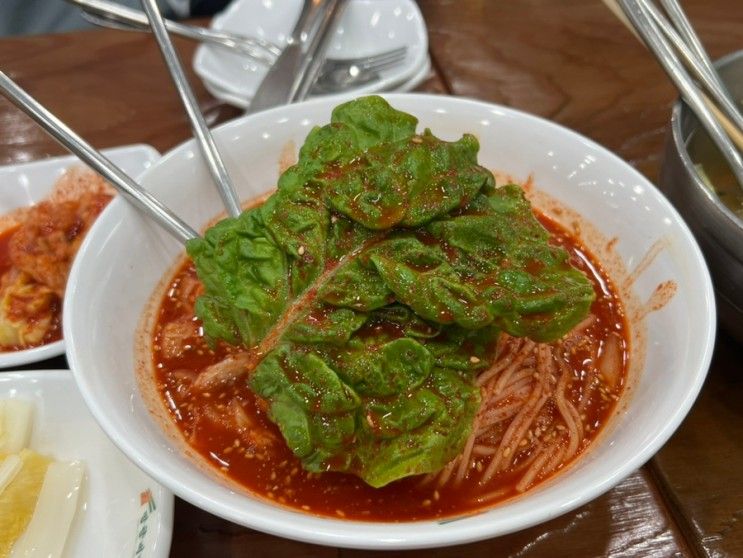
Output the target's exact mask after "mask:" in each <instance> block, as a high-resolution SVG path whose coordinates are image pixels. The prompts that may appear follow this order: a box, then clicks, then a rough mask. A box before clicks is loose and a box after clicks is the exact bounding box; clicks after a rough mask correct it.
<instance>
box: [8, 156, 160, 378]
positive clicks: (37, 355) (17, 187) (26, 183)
mask: <svg viewBox="0 0 743 558" xmlns="http://www.w3.org/2000/svg"><path fill="white" fill-rule="evenodd" d="M102 152H103V154H104V155H106V156H107V157H108V158H109V159H111V161H113V162H114V163H116V164H117V165H119V166H120V167H121V168H122V169H123V170H124V171H125V172H127V173H128V174H129V175H131V176H132V177H137V176H139V175H140V174H141V173H142V172H143V171H144V170H145V169H147V168H148V167H149V166H150V165H151V164H152V163H153V162H154V161H156V160H157V159H159V158H160V154H159V153H158V152H157V151H156V150H155V148H154V147H152V146H150V145H145V144H137V145H127V146H122V147H114V148H111V149H103V150H102ZM75 164H82V163H80V161H79V160H78V158H77V157H75V156H73V155H67V156H64V157H53V158H49V159H42V160H39V161H32V162H30V163H19V164H15V165H5V166H2V167H0V215H3V214H6V213H8V212H10V211H12V210H13V209H17V208H19V207H24V206H29V205H34V204H36V203H37V202H39V201H41V200H43V199H44V198H45V197H46V196H47V195H49V193H50V192H51V189H52V186H54V183H55V182H56V181H57V180H58V179H59V177H60V176H62V174H63V173H64V172H65V170H67V169H68V168H70V167H71V166H73V165H75ZM64 351H65V345H64V340H60V341H55V342H54V343H49V344H47V345H42V346H41V347H34V348H33V349H25V350H22V351H8V352H0V368H8V367H11V366H21V365H23V364H29V363H31V362H40V361H42V360H45V359H48V358H52V357H55V356H59V355H61V354H64Z"/></svg>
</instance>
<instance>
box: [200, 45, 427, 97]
mask: <svg viewBox="0 0 743 558" xmlns="http://www.w3.org/2000/svg"><path fill="white" fill-rule="evenodd" d="M430 72H431V59H430V58H428V57H426V60H425V61H424V63H423V66H422V67H421V68H420V70H418V71H417V72H416V73H415V75H413V77H411V78H410V79H409V80H407V81H405V82H403V83H401V84H399V85H398V86H397V87H393V88H392V89H389V90H388V91H392V92H398V93H405V92H406V91H412V90H413V89H415V88H416V87H418V85H420V84H421V83H422V82H423V81H424V80H425V79H426V78H427V77H428V75H429V74H430ZM204 87H206V90H207V91H209V93H211V94H212V95H213V96H214V97H216V98H217V99H219V100H220V101H224V102H225V103H229V104H231V105H234V106H236V107H239V108H242V109H247V108H248V105H250V100H249V99H246V98H244V97H241V96H240V95H235V94H234V93H231V92H229V91H226V90H224V89H220V88H219V87H218V86H217V85H215V84H213V83H211V82H209V81H204ZM365 93H366V94H369V93H374V91H372V92H368V91H367V92H364V91H359V90H358V89H353V90H348V91H345V92H344V93H340V94H338V98H339V99H340V98H344V97H357V96H360V95H363V94H365ZM310 98H312V96H311V97H310Z"/></svg>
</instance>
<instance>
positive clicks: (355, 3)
mask: <svg viewBox="0 0 743 558" xmlns="http://www.w3.org/2000/svg"><path fill="white" fill-rule="evenodd" d="M301 5H302V0H282V1H281V2H274V1H266V0H236V1H235V2H233V3H232V4H230V6H229V7H228V8H227V9H226V10H225V11H224V12H222V13H221V14H219V15H218V16H217V17H215V18H214V19H213V20H212V24H211V27H212V29H215V30H222V31H230V32H234V33H241V34H243V35H247V36H254V37H260V38H263V39H267V40H269V41H272V42H274V43H276V44H278V45H284V44H285V42H286V36H287V34H288V33H289V32H290V31H291V29H292V27H293V26H294V23H295V21H296V19H297V17H298V14H299V10H300V7H301ZM401 46H406V47H407V49H408V50H407V56H406V57H405V59H404V60H403V61H402V62H401V63H400V64H398V65H396V66H394V67H393V68H389V69H387V70H383V71H381V72H380V79H379V80H377V81H374V82H372V83H368V84H366V85H364V86H361V87H358V88H355V89H354V90H353V91H348V92H346V95H361V94H367V93H374V92H378V91H392V90H395V91H397V90H399V89H398V87H399V86H400V85H401V84H403V83H406V82H409V81H410V80H412V78H414V77H415V76H416V75H418V74H420V73H421V71H422V70H423V68H424V67H425V65H426V64H427V63H428V31H427V29H426V24H425V22H424V20H423V16H422V15H421V13H420V10H419V8H418V6H417V5H416V3H415V2H413V1H412V0H350V2H349V4H348V7H347V8H346V10H345V12H344V13H343V16H342V19H341V21H340V23H339V25H338V28H337V29H336V32H335V37H334V39H333V41H332V42H331V44H330V47H329V49H328V52H327V56H329V57H332V58H355V57H358V56H369V55H373V54H375V53H379V52H381V51H387V50H390V49H393V48H396V47H401ZM193 65H194V71H195V72H196V74H197V75H199V77H201V79H202V80H203V81H204V83H205V84H206V86H207V89H209V90H210V91H211V92H214V91H217V92H220V93H221V94H220V95H216V94H215V96H217V97H218V98H220V99H223V100H225V101H226V102H229V103H231V104H235V105H237V106H240V107H246V106H247V105H248V103H249V100H250V99H251V98H252V97H253V94H254V93H255V91H256V89H257V88H258V85H259V84H260V82H261V80H262V79H263V76H264V75H265V73H266V67H265V66H264V65H261V64H258V63H255V62H253V61H252V60H250V59H249V58H247V57H245V56H241V55H239V54H236V53H233V52H229V51H227V50H225V49H222V48H219V47H215V46H211V45H207V44H201V45H200V46H199V47H198V49H197V51H196V55H195V57H194V62H193ZM405 90H407V89H405ZM223 94H224V95H223ZM226 95H228V96H229V97H230V100H228V99H227V98H226Z"/></svg>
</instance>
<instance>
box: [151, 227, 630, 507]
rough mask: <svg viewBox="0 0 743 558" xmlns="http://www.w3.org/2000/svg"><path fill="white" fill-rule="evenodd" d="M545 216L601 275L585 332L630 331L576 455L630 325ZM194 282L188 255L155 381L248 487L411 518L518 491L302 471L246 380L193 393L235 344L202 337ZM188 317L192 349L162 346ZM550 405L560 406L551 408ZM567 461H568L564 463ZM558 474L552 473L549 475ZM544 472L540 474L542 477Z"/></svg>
mask: <svg viewBox="0 0 743 558" xmlns="http://www.w3.org/2000/svg"><path fill="white" fill-rule="evenodd" d="M537 216H538V218H539V220H540V221H541V223H542V224H543V225H544V226H545V227H546V228H547V229H548V231H549V232H550V233H551V235H552V242H553V243H554V244H556V245H560V246H563V247H564V248H565V249H566V250H567V251H568V252H569V254H570V260H571V263H572V264H573V265H574V266H575V267H576V268H578V269H580V270H581V271H583V272H584V273H585V274H586V275H587V276H588V277H589V278H590V280H591V281H592V282H593V285H594V289H595V292H596V300H595V302H594V303H593V306H592V308H591V312H592V313H593V314H594V315H595V317H596V319H595V321H594V322H593V323H592V324H591V325H590V326H589V327H588V328H587V329H586V331H585V335H586V336H590V337H593V338H594V339H595V340H598V341H600V342H602V341H603V340H605V339H606V338H607V337H608V336H609V335H611V334H612V333H613V334H615V335H618V336H619V337H620V338H621V339H622V349H623V359H622V361H623V371H622V376H621V381H620V382H619V384H618V385H616V386H615V387H614V389H613V391H611V390H608V389H607V388H606V387H605V386H604V387H602V389H600V390H594V392H593V395H592V397H591V399H590V401H589V403H588V405H586V406H585V409H584V416H583V417H582V418H584V420H583V423H584V425H585V427H584V437H583V440H582V441H581V445H580V449H579V451H578V454H577V456H576V457H575V458H573V460H574V459H577V458H578V457H579V456H580V455H581V454H582V452H583V451H584V450H585V449H586V447H588V446H589V445H590V444H591V442H592V441H593V440H594V439H595V438H596V436H597V435H598V433H599V431H600V430H601V428H602V427H603V426H604V425H605V424H606V422H607V421H608V419H609V418H610V417H611V416H612V414H613V412H614V409H615V406H616V404H617V400H618V399H619V396H620V395H621V392H622V390H623V389H624V384H625V381H626V375H627V367H628V358H627V355H628V329H627V323H626V319H625V315H624V311H623V308H622V305H621V302H620V300H619V298H618V296H617V289H616V288H615V287H614V286H613V284H612V282H611V281H610V280H609V278H608V277H607V276H606V273H605V272H604V270H603V268H602V267H601V265H600V264H599V262H598V261H597V259H596V258H595V257H593V255H591V254H590V253H589V252H588V251H587V250H586V249H585V247H584V246H583V245H582V244H581V243H580V242H579V241H578V240H576V239H575V238H573V237H572V236H571V235H570V234H569V233H568V232H567V231H565V230H564V229H563V228H561V227H560V226H559V225H558V224H557V223H556V222H554V221H552V220H550V219H549V218H547V217H545V216H544V215H539V214H538V215H537ZM194 284H198V279H197V277H196V272H195V270H194V267H193V265H192V263H191V261H190V260H186V261H185V262H184V263H183V264H182V266H181V267H180V268H179V269H178V270H177V271H176V273H175V275H174V278H173V280H172V282H171V284H170V286H169V288H168V290H167V294H166V296H165V297H164V299H163V300H162V303H161V306H160V309H159V315H158V317H157V322H156V325H155V330H154V337H153V356H152V358H153V365H154V369H155V380H156V382H157V388H158V391H159V393H160V394H161V396H162V398H163V400H164V402H165V404H166V407H167V408H168V410H169V412H170V415H171V417H172V419H173V420H174V422H175V424H176V425H177V427H178V429H179V430H180V431H181V433H182V434H183V436H184V438H185V439H186V441H187V442H188V444H189V445H190V446H191V447H192V448H193V449H194V450H196V451H197V452H198V453H199V454H200V455H201V456H203V457H204V458H205V459H206V461H208V462H209V463H211V464H213V465H214V466H215V467H217V468H218V469H220V470H221V472H222V473H223V474H224V475H226V476H227V477H228V478H230V479H231V480H233V481H234V482H236V483H238V484H239V485H241V486H243V487H245V489H246V490H248V491H249V492H251V493H253V494H256V495H258V496H260V497H263V498H266V499H269V500H272V501H274V502H277V503H279V504H282V505H285V506H287V507H289V508H293V509H298V510H304V511H306V512H309V513H313V514H317V515H324V516H332V517H342V518H348V519H355V520H365V521H411V520H422V519H434V518H443V517H451V516H458V515H466V514H469V513H473V512H475V511H477V510H479V509H482V508H485V507H491V506H492V505H494V504H496V503H498V502H499V501H502V500H505V499H508V498H510V497H512V496H514V495H517V494H518V493H517V491H516V489H515V485H516V483H517V481H518V479H517V478H516V477H515V475H513V474H509V471H508V470H506V471H505V472H504V473H499V474H497V475H496V476H495V477H494V478H493V479H491V480H490V481H488V483H487V485H486V486H481V485H480V484H479V483H478V481H477V480H476V479H475V480H472V479H465V481H464V482H463V483H462V484H461V485H459V486H456V487H454V486H453V483H451V482H450V483H447V484H445V485H443V486H441V487H439V488H437V486H436V484H435V483H422V482H421V477H411V478H407V479H403V480H400V481H396V482H394V483H391V484H390V485H387V486H385V487H383V488H376V489H375V488H372V487H370V486H368V485H366V484H365V483H364V482H363V481H361V480H360V479H359V478H357V477H355V476H352V475H349V474H343V473H335V472H328V473H321V474H318V473H314V474H313V473H308V472H306V471H304V470H303V469H302V466H301V464H300V461H299V460H298V459H297V458H296V457H294V455H293V454H292V453H291V451H290V450H289V449H288V447H287V446H286V444H285V443H284V441H283V438H282V437H281V434H280V432H279V430H278V428H277V427H276V426H275V425H274V424H273V423H272V422H271V421H270V420H269V419H268V417H267V415H266V406H265V404H264V403H263V402H262V401H261V400H259V399H258V398H256V397H255V396H254V395H253V393H252V392H251V391H250V389H248V387H247V385H246V382H245V381H239V382H236V383H235V384H233V385H230V386H228V387H225V388H222V389H221V390H218V391H217V390H213V391H209V392H197V391H196V390H193V391H194V392H195V393H191V390H189V385H190V382H191V381H192V380H193V378H194V377H195V375H196V374H197V373H198V372H199V371H202V370H203V369H204V368H206V367H207V366H209V365H211V364H214V363H216V362H219V361H221V360H222V359H223V358H225V357H226V356H227V355H229V354H231V353H233V352H236V351H237V349H235V348H233V347H230V346H228V345H226V344H224V343H219V344H218V345H217V346H216V347H215V349H214V350H212V349H210V348H209V346H208V345H207V343H206V342H205V340H204V339H203V337H201V329H200V324H199V321H198V319H197V318H194V317H193V312H192V309H193V300H194V299H195V298H196V296H197V295H198V292H199V291H200V288H198V287H197V288H196V289H194ZM183 291H187V292H183ZM183 320H189V321H190V323H191V326H192V332H193V335H191V336H190V337H189V338H188V339H187V344H186V350H184V351H183V352H182V353H181V354H180V355H178V356H176V357H174V358H167V357H166V356H165V355H164V354H163V350H162V349H163V347H161V345H160V341H161V332H162V327H163V325H165V324H167V323H168V322H172V321H181V322H182V321H183ZM566 356H567V357H568V359H569V363H570V365H571V366H572V368H573V370H574V371H575V372H576V373H578V374H579V375H580V376H581V377H582V376H584V375H586V374H588V370H587V368H586V364H585V363H586V362H587V361H588V359H590V358H591V356H592V355H591V354H588V353H587V352H586V351H585V350H583V349H581V346H580V345H579V346H577V347H574V348H572V349H571V352H570V354H568V355H566ZM579 389H580V388H579V387H578V388H570V389H568V399H575V398H577V397H578V395H579V394H578V393H577V391H578V390H579ZM235 404H239V405H240V406H241V407H242V409H244V411H245V413H246V415H247V416H248V417H249V420H250V422H251V428H250V430H256V429H257V431H258V432H260V433H261V435H260V436H258V438H259V439H260V438H265V434H264V433H267V435H268V436H269V438H270V439H273V443H271V444H269V445H267V446H266V445H262V444H255V443H252V442H251V436H250V435H248V433H246V432H244V430H245V429H244V428H243V429H242V430H241V429H240V428H238V427H237V426H236V425H235V423H234V421H231V420H230V417H231V416H232V412H231V411H233V410H234V409H233V408H232V407H231V406H232V405H235ZM549 412H555V413H556V412H557V411H556V410H554V409H552V410H551V411H549ZM209 417H211V418H209ZM219 417H223V418H224V420H220V419H219ZM215 419H216V420H215ZM523 458H524V456H521V459H523ZM571 461H572V460H571ZM568 464H569V463H562V464H561V465H560V467H558V468H557V470H556V471H557V472H559V471H560V470H562V469H564V468H565V466H566V465H568ZM554 474H556V473H554V472H553V473H551V474H550V475H547V478H549V477H550V476H552V475H554ZM545 480H546V478H540V479H538V481H537V483H536V484H539V483H541V482H544V481H545ZM501 490H502V492H503V495H502V497H501V498H498V499H490V500H488V501H487V503H485V502H483V501H478V496H479V495H480V494H483V493H486V492H487V493H493V492H498V491H501Z"/></svg>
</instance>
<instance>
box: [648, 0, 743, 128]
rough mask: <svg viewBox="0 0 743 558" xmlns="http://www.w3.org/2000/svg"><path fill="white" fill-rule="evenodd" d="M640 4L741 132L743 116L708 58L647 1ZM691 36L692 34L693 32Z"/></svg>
mask: <svg viewBox="0 0 743 558" xmlns="http://www.w3.org/2000/svg"><path fill="white" fill-rule="evenodd" d="M640 2H641V4H642V7H643V8H644V9H645V10H646V11H647V13H649V14H650V15H651V16H652V18H653V20H654V21H655V25H656V26H657V27H658V28H659V29H660V30H661V31H662V32H663V34H664V35H665V36H666V38H667V39H668V40H669V41H670V42H671V44H672V45H673V47H674V48H675V49H676V50H677V51H678V53H679V54H680V55H681V58H682V59H683V61H684V64H686V67H687V68H689V69H690V70H691V71H692V72H693V73H694V75H695V76H696V78H697V79H698V80H699V81H700V82H701V84H702V85H703V86H704V88H705V89H706V90H707V92H708V93H709V94H710V95H711V96H712V98H713V99H714V100H715V101H717V104H718V105H720V108H722V110H723V111H724V113H725V115H726V116H727V117H728V118H729V119H730V120H731V122H732V123H733V124H734V125H735V126H737V127H738V129H739V130H741V131H743V115H742V114H741V113H740V111H739V110H738V107H737V106H736V105H735V103H734V102H733V101H732V100H731V96H730V95H729V93H728V92H727V89H726V88H725V86H724V85H723V83H722V80H720V78H719V76H718V75H717V72H716V71H715V69H714V67H713V66H712V62H711V61H710V60H709V58H708V57H707V56H706V55H705V56H704V57H703V58H702V57H700V56H699V53H698V52H697V49H696V48H692V47H691V46H690V45H689V44H688V38H687V37H686V35H684V38H682V37H681V36H680V35H679V33H678V32H677V31H676V30H675V29H674V28H673V26H672V25H671V23H670V22H669V21H668V20H667V19H666V18H665V16H664V15H663V14H662V13H661V11H660V10H659V9H658V8H657V7H656V6H655V4H653V3H652V2H651V1H648V0H640ZM687 23H688V22H687ZM692 34H694V32H693V31H692ZM695 36H696V35H695ZM697 40H698V39H697ZM700 48H701V45H700ZM702 50H704V49H702ZM705 61H706V62H705Z"/></svg>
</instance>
